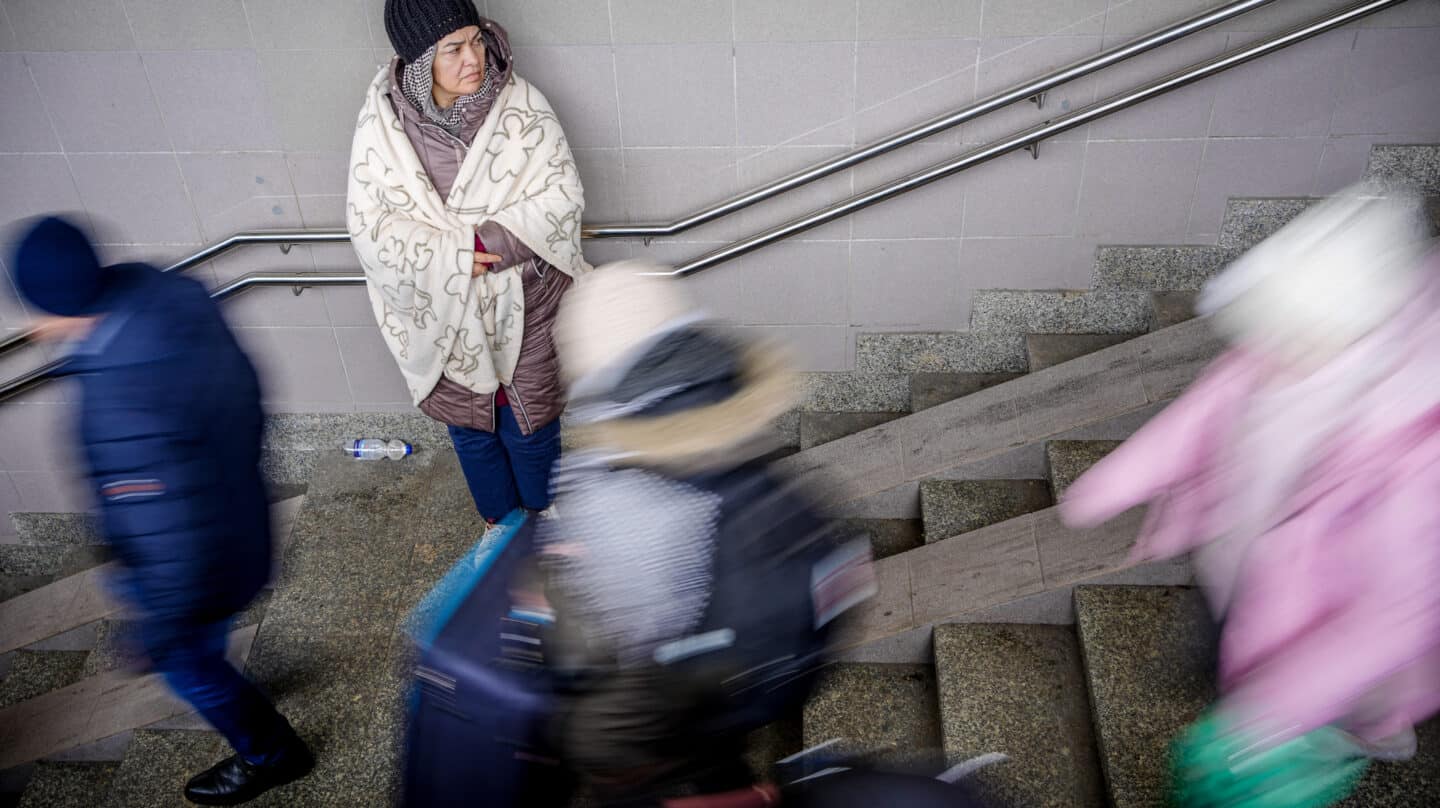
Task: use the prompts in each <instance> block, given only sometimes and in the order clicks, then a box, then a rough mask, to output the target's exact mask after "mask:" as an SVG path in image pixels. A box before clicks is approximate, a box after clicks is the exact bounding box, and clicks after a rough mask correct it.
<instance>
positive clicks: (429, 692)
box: [403, 510, 572, 808]
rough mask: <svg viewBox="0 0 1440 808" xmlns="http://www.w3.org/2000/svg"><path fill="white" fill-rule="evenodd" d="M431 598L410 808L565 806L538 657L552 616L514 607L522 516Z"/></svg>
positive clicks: (411, 733)
mask: <svg viewBox="0 0 1440 808" xmlns="http://www.w3.org/2000/svg"><path fill="white" fill-rule="evenodd" d="M500 527H501V528H502V529H501V530H500V531H492V533H491V535H489V536H487V537H486V539H484V540H482V541H481V542H480V543H479V544H477V545H476V547H475V548H474V549H473V550H472V551H471V552H470V553H469V554H468V555H467V556H466V557H465V558H464V559H462V560H461V561H460V562H459V563H457V564H456V565H455V566H454V567H453V568H452V569H451V570H450V572H449V573H447V574H446V576H445V578H443V579H442V580H441V582H440V583H439V584H438V585H437V586H436V588H435V589H434V590H433V591H432V592H431V593H430V595H429V596H427V598H426V601H425V602H424V603H422V605H421V608H420V610H418V612H417V618H416V620H415V621H414V622H413V623H412V630H411V631H412V634H413V636H414V638H415V640H416V642H417V643H418V645H419V647H420V659H419V662H418V664H417V667H416V670H415V683H414V693H413V696H412V709H411V716H410V726H409V730H408V737H407V745H406V748H407V755H406V761H405V782H404V786H403V789H404V790H403V800H404V804H405V805H407V806H415V807H417V808H418V806H445V805H467V806H470V805H486V806H496V807H497V808H499V807H500V806H525V807H526V808H531V807H532V806H534V807H535V808H545V806H551V805H557V806H564V805H565V804H566V803H567V802H568V800H569V797H570V793H571V790H572V778H571V777H570V775H569V774H568V773H567V772H566V771H565V770H564V769H563V768H562V767H561V766H560V765H559V763H558V761H557V759H556V756H555V755H554V754H553V753H552V752H551V750H550V749H548V748H547V743H546V739H545V726H546V724H547V723H548V722H549V720H550V717H551V713H552V709H553V697H552V695H551V687H550V682H549V679H548V675H547V673H546V671H545V668H544V666H543V664H541V658H540V653H539V649H540V630H539V629H540V628H541V626H542V625H543V624H544V623H545V622H546V619H547V618H546V616H545V615H543V614H540V613H536V612H534V611H532V610H526V609H521V608H517V607H515V606H513V605H512V602H511V601H512V599H511V592H510V583H511V581H512V580H514V578H515V576H516V574H517V571H518V570H519V569H520V568H521V566H522V565H523V564H524V563H525V562H526V561H527V560H528V559H530V558H531V556H532V555H533V551H534V534H535V525H534V521H533V519H531V518H529V517H527V515H526V514H525V512H524V511H518V510H517V511H516V512H514V513H512V514H511V515H510V516H508V517H506V519H505V520H503V521H502V522H501V523H500Z"/></svg>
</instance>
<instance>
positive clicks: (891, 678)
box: [804, 662, 942, 765]
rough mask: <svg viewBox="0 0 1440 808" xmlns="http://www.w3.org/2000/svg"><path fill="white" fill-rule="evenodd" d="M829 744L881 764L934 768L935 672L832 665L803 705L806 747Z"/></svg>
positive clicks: (911, 667)
mask: <svg viewBox="0 0 1440 808" xmlns="http://www.w3.org/2000/svg"><path fill="white" fill-rule="evenodd" d="M834 739H840V740H841V743H839V744H837V751H839V752H842V753H845V754H861V755H864V756H866V757H873V758H874V759H875V760H877V761H879V762H881V763H883V764H894V765H918V764H929V765H936V764H939V763H940V758H941V754H942V753H941V747H940V721H939V707H938V702H937V696H936V690H935V670H934V667H933V666H931V665H907V664H901V665H894V664H877V663H864V664H861V663H848V662H842V663H837V664H834V665H831V666H830V667H829V668H827V669H826V670H825V672H824V673H823V674H822V675H821V677H820V681H819V683H818V684H817V685H816V688H815V692H814V693H813V694H811V696H810V700H809V701H808V702H807V703H806V704H805V714H804V741H805V747H806V748H809V747H812V746H817V745H819V744H822V743H825V742H827V741H830V740H834Z"/></svg>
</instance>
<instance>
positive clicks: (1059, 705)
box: [935, 624, 1105, 808]
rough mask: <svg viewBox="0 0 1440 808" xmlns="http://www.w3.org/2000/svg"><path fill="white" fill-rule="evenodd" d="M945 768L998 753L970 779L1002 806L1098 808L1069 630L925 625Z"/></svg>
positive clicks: (1084, 701)
mask: <svg viewBox="0 0 1440 808" xmlns="http://www.w3.org/2000/svg"><path fill="white" fill-rule="evenodd" d="M935 678H936V680H937V685H938V692H939V698H940V726H941V731H942V733H943V738H944V749H945V757H946V762H947V763H948V764H950V765H954V764H957V763H959V762H961V761H964V760H970V759H973V758H977V757H979V756H981V755H986V754H991V753H1000V754H1004V755H1006V756H1007V757H1008V758H1009V759H1008V760H1007V761H1005V762H1003V763H998V764H993V765H989V766H986V767H984V768H982V769H980V770H979V771H978V772H977V773H976V774H975V775H974V782H975V783H976V784H977V785H979V786H980V787H981V788H983V789H984V790H985V791H986V792H988V793H989V794H991V795H993V796H994V797H995V798H996V800H997V802H999V803H1000V804H1002V805H1025V806H1035V807H1036V808H1051V807H1053V808H1102V806H1104V805H1105V798H1104V789H1103V786H1102V784H1101V782H1100V761H1099V758H1098V757H1097V755H1096V752H1095V740H1094V737H1093V734H1092V731H1091V728H1090V703H1089V700H1088V698H1087V697H1086V690H1085V676H1084V672H1083V671H1082V669H1081V666H1080V649H1079V645H1078V643H1077V642H1076V639H1075V633H1074V631H1073V630H1072V629H1070V628H1069V627H1066V626H1046V625H980V624H972V625H942V626H936V627H935Z"/></svg>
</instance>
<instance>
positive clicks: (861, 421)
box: [800, 412, 905, 451]
mask: <svg viewBox="0 0 1440 808" xmlns="http://www.w3.org/2000/svg"><path fill="white" fill-rule="evenodd" d="M904 414H905V413H903V412H802V413H800V450H801V451H804V450H806V449H813V448H815V447H816V446H819V445H821V444H822V443H829V442H830V441H832V440H839V439H841V438H844V437H849V436H850V435H854V434H855V433H856V432H864V431H865V430H867V429H869V428H871V427H876V426H879V425H881V424H888V423H890V422H891V421H893V420H895V419H896V418H899V417H901V416H902V415H904Z"/></svg>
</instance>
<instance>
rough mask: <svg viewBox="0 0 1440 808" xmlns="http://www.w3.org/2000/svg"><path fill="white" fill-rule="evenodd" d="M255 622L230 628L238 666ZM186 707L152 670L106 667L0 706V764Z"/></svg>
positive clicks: (45, 755) (138, 724)
mask: <svg viewBox="0 0 1440 808" xmlns="http://www.w3.org/2000/svg"><path fill="white" fill-rule="evenodd" d="M255 631H256V627H255V626H250V627H249V628H242V629H238V630H236V631H233V632H231V633H230V657H231V660H232V661H233V662H234V663H235V664H237V665H241V666H243V665H244V664H245V660H246V659H247V658H248V657H249V654H250V646H251V644H252V643H253V642H254V640H255ZM189 711H190V707H189V705H187V704H185V703H183V702H181V701H179V700H178V699H177V698H176V697H175V696H174V695H172V694H171V693H170V690H169V688H168V687H167V686H166V684H165V681H164V679H163V678H161V677H160V676H158V675H153V674H152V675H149V676H141V677H136V676H133V675H131V674H129V673H126V672H123V671H112V672H109V673H102V674H98V675H96V676H90V677H86V678H85V679H82V680H80V681H79V682H76V683H75V684H72V685H70V686H68V687H62V688H60V689H58V690H52V691H50V692H48V693H45V694H43V695H40V696H37V697H35V698H31V699H27V700H25V701H22V702H20V703H18V704H13V705H10V706H9V707H5V708H3V709H0V770H4V769H8V768H11V767H13V766H18V765H21V764H24V763H29V762H30V761H33V760H40V759H42V758H48V757H50V756H52V755H55V754H58V753H60V752H63V751H65V750H67V749H72V748H74V747H77V746H84V745H87V744H91V743H94V742H96V741H99V740H103V739H105V738H108V737H110V736H112V735H115V734H118V733H121V732H126V731H129V730H133V729H137V728H140V727H144V726H148V725H150V724H153V723H155V722H156V721H162V720H165V719H167V718H172V717H174V716H178V715H183V714H185V713H187V712H189Z"/></svg>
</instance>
